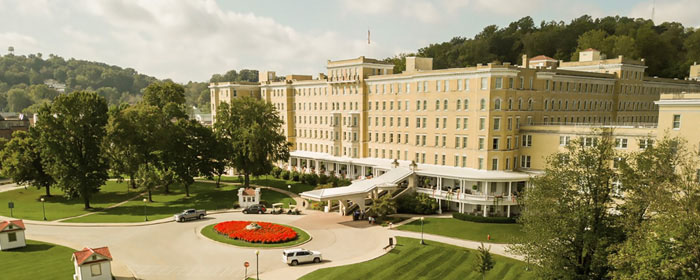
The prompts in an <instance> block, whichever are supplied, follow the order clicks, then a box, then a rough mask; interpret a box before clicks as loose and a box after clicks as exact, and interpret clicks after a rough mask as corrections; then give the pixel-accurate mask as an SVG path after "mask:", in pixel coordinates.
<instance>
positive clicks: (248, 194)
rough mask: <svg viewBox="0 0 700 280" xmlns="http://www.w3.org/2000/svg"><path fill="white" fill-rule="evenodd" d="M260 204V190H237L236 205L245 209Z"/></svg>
mask: <svg viewBox="0 0 700 280" xmlns="http://www.w3.org/2000/svg"><path fill="white" fill-rule="evenodd" d="M258 203H260V188H257V189H253V188H239V189H238V205H240V206H241V207H243V208H245V207H248V206H250V205H253V204H258Z"/></svg>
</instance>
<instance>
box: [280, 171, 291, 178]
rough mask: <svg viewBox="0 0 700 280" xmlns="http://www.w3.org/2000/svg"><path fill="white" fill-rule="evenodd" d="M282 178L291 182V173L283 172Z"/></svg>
mask: <svg viewBox="0 0 700 280" xmlns="http://www.w3.org/2000/svg"><path fill="white" fill-rule="evenodd" d="M280 176H281V177H282V179H285V180H289V171H287V170H283V171H282V173H280Z"/></svg>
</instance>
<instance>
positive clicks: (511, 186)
mask: <svg viewBox="0 0 700 280" xmlns="http://www.w3.org/2000/svg"><path fill="white" fill-rule="evenodd" d="M512 190H513V182H508V199H511V200H512V199H513V198H512V197H511V196H512V195H513V192H512ZM508 207H509V208H510V206H508Z"/></svg>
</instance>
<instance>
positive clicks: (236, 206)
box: [233, 201, 241, 209]
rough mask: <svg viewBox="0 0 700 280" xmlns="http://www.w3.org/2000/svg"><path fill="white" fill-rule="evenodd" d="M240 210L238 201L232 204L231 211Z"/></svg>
mask: <svg viewBox="0 0 700 280" xmlns="http://www.w3.org/2000/svg"><path fill="white" fill-rule="evenodd" d="M238 208H241V205H240V204H239V203H238V201H234V202H233V209H238Z"/></svg>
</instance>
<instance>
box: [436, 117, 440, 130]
mask: <svg viewBox="0 0 700 280" xmlns="http://www.w3.org/2000/svg"><path fill="white" fill-rule="evenodd" d="M435 128H440V118H435Z"/></svg>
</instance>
